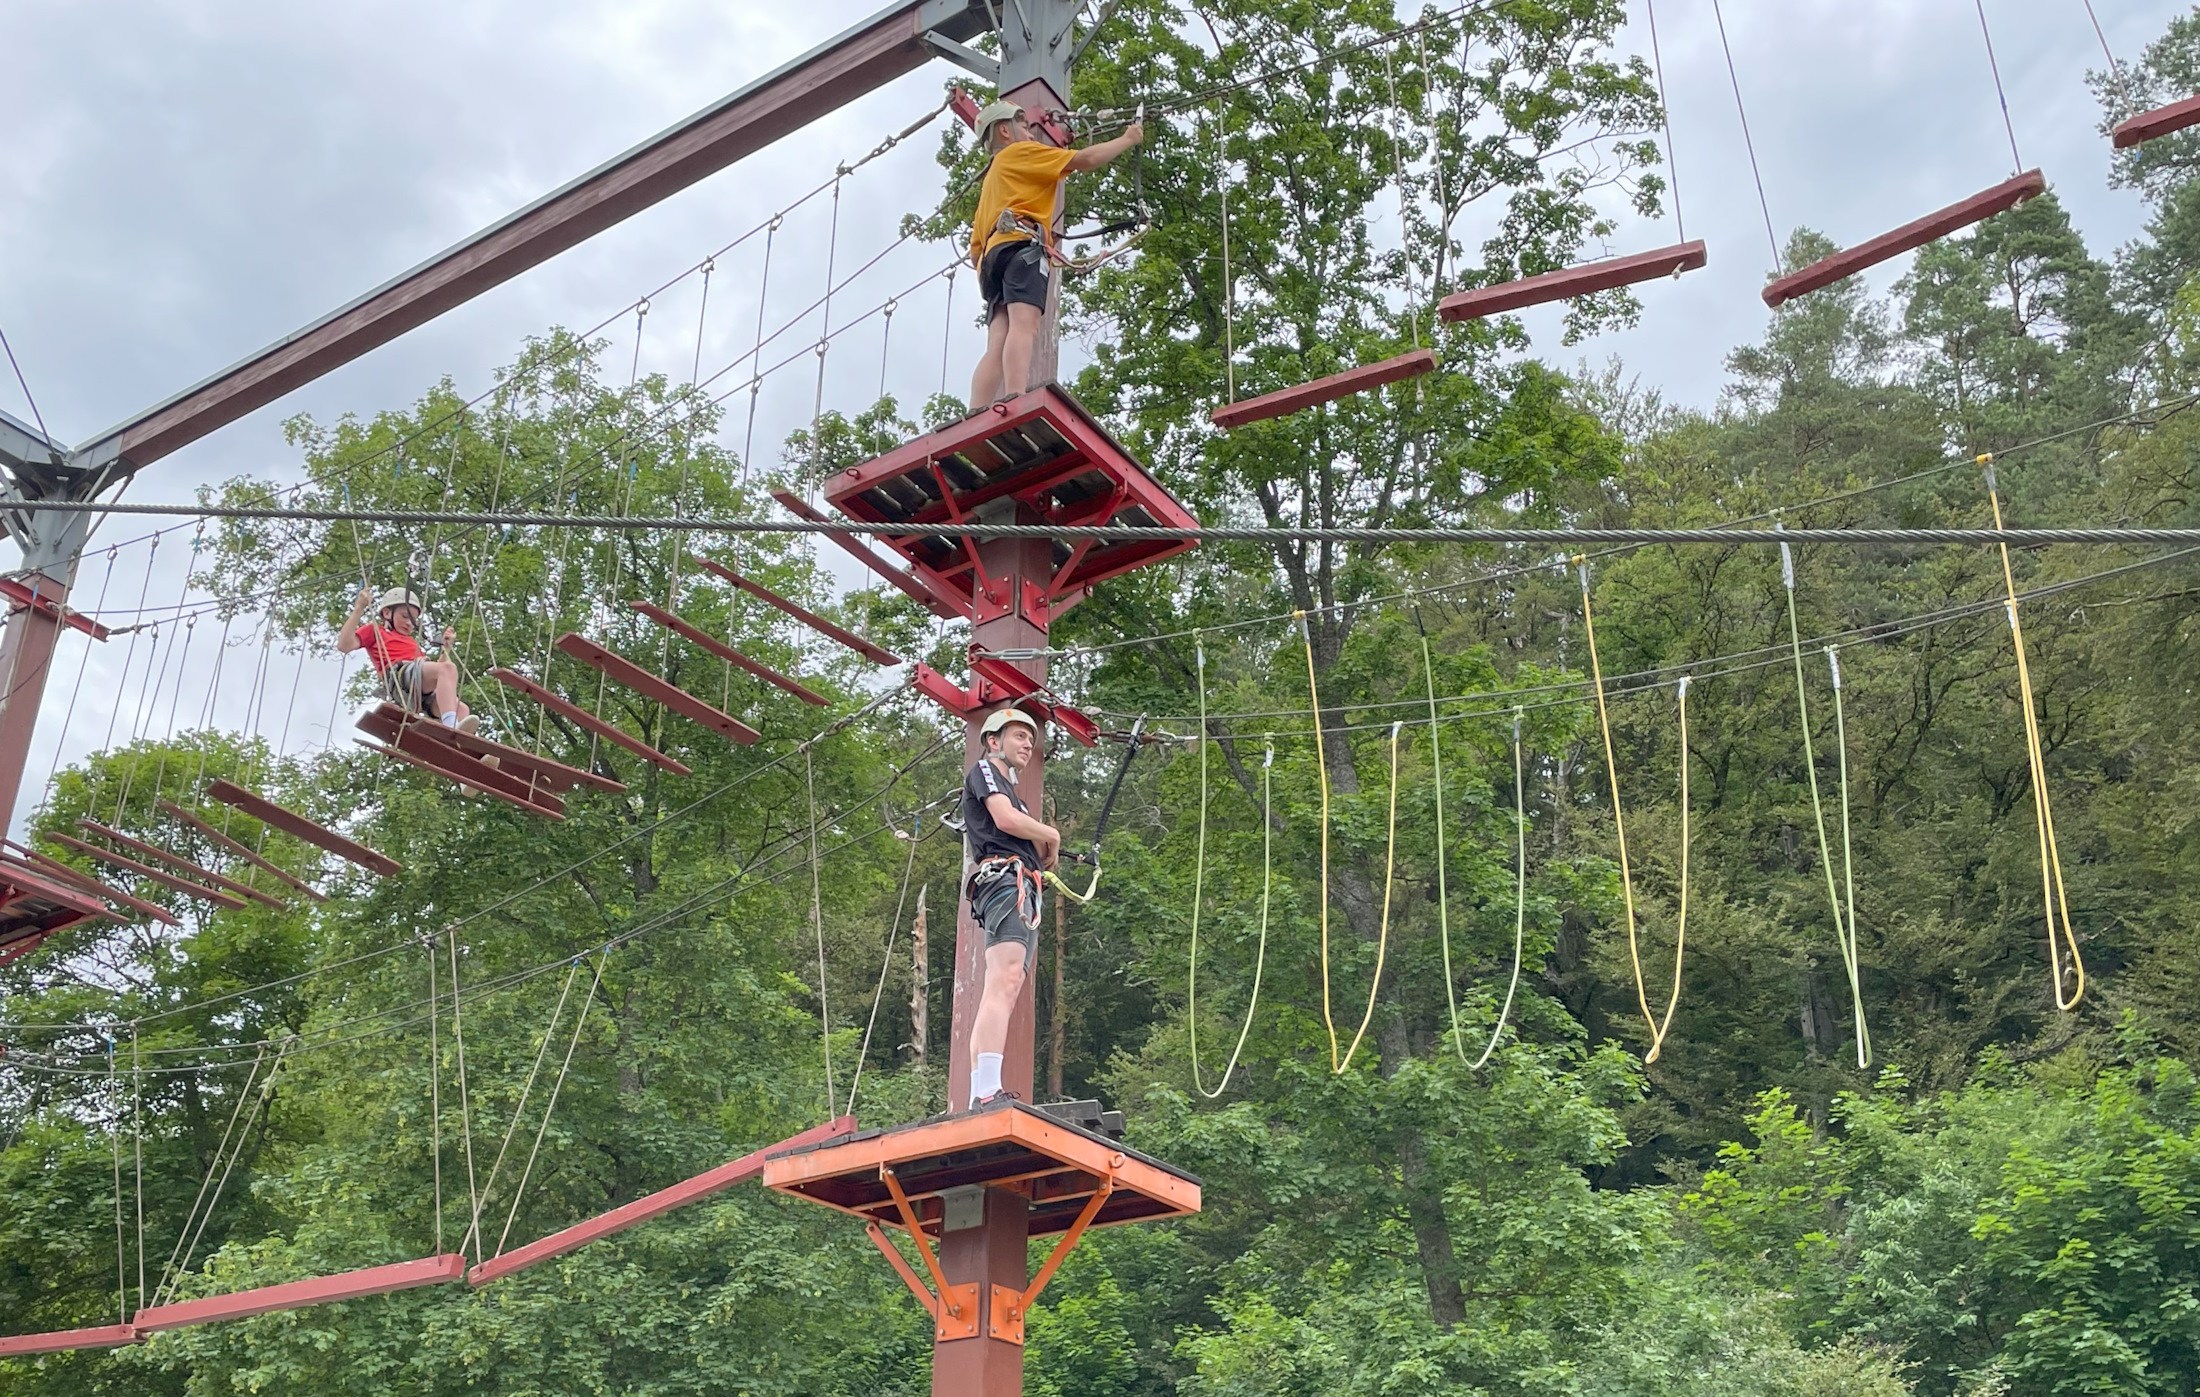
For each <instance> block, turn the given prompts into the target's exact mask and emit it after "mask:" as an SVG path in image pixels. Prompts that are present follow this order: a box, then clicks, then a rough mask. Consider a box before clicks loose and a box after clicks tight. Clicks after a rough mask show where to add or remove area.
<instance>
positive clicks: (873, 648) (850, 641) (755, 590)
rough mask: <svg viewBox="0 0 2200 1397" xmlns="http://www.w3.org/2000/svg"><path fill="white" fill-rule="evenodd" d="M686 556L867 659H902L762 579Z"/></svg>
mask: <svg viewBox="0 0 2200 1397" xmlns="http://www.w3.org/2000/svg"><path fill="white" fill-rule="evenodd" d="M688 556H690V557H692V558H693V559H695V564H696V566H697V567H700V568H702V569H703V570H705V571H706V572H712V573H715V574H717V575H718V576H720V577H722V578H724V579H725V580H726V581H728V582H731V583H732V584H733V585H734V586H736V587H739V588H740V589H741V590H742V591H744V592H747V593H748V594H749V595H750V596H752V597H754V598H756V599H757V600H758V601H760V602H764V603H765V604H767V605H770V606H776V607H778V608H779V609H780V610H781V611H784V612H786V613H787V614H788V615H789V616H792V617H793V618H794V619H795V620H797V621H800V622H801V623H802V624H803V625H805V626H808V627H809V628H810V629H812V630H814V631H819V632H821V633H823V634H825V635H828V636H831V637H832V638H833V639H834V640H837V641H839V642H840V643H841V644H842V645H845V646H847V647H848V648H849V649H850V650H853V651H855V652H856V653H857V654H858V655H861V656H862V657H863V658H864V659H866V660H869V661H870V662H871V663H872V664H876V665H888V666H891V665H898V664H900V663H901V657H900V656H899V655H896V654H895V653H894V652H893V651H891V650H888V649H886V648H885V647H884V646H881V645H873V644H872V643H871V642H870V641H868V640H865V639H864V638H863V637H862V636H860V635H857V634H856V633H855V632H854V631H851V630H849V629H847V628H846V627H844V626H836V625H834V624H833V623H832V622H830V621H828V620H826V619H825V618H824V617H822V616H820V615H818V614H817V613H816V612H814V611H811V610H809V609H808V608H806V607H803V606H799V605H797V604H796V603H794V602H791V601H788V600H787V599H786V598H785V597H783V596H781V595H779V594H778V593H777V592H775V591H773V590H772V589H771V588H769V587H766V586H764V585H763V584H762V583H760V582H752V581H750V580H749V579H748V578H746V577H743V576H742V575H741V574H740V573H738V572H735V571H734V570H733V569H732V568H729V567H727V566H726V565H725V564H724V563H714V562H712V561H711V560H710V559H708V558H706V557H704V556H703V555H702V554H700V553H691V554H689V555H688Z"/></svg>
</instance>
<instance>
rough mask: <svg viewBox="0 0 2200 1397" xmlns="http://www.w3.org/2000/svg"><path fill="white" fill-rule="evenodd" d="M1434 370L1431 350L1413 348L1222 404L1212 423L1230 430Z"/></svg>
mask: <svg viewBox="0 0 2200 1397" xmlns="http://www.w3.org/2000/svg"><path fill="white" fill-rule="evenodd" d="M1435 371H1436V355H1435V353H1434V352H1433V351H1431V350H1426V349H1416V350H1414V351H1412V352H1411V353H1408V354H1400V355H1399V356H1397V357H1396V358H1394V359H1385V360H1383V361H1382V362H1380V363H1375V364H1362V365H1360V366H1359V367H1358V368H1356V369H1346V370H1345V371H1344V372H1343V373H1334V374H1331V375H1329V376H1328V377H1327V378H1317V379H1315V380H1314V381H1313V382H1311V383H1300V384H1296V385H1294V386H1292V387H1290V388H1279V389H1277V390H1276V391H1275V392H1273V393H1263V394H1261V395H1260V396H1259V397H1257V398H1245V399H1242V400H1240V401H1238V402H1234V403H1224V404H1223V405H1222V406H1221V407H1218V408H1216V409H1215V410H1214V423H1215V425H1216V426H1217V427H1220V428H1222V429H1223V430H1224V431H1234V430H1236V429H1237V428H1239V427H1242V426H1244V425H1245V424H1246V423H1248V422H1264V421H1266V420H1267V419H1269V418H1271V417H1282V416H1285V415H1287V414H1289V413H1294V412H1300V411H1303V410H1305V409H1307V408H1310V407H1315V406H1317V405H1319V404H1321V403H1333V402H1335V401H1336V400H1337V399H1339V398H1343V397H1349V396H1350V395H1352V394H1354V393H1365V392H1367V391H1368V390H1369V389H1372V388H1380V387H1382V386H1383V385H1384V384H1386V383H1396V382H1397V381H1398V380H1399V379H1401V378H1419V377H1420V376H1421V375H1422V374H1425V373H1434V372H1435Z"/></svg>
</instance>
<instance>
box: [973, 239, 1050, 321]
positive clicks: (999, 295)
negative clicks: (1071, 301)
mask: <svg viewBox="0 0 2200 1397" xmlns="http://www.w3.org/2000/svg"><path fill="white" fill-rule="evenodd" d="M1047 281H1048V274H1047V253H1046V249H1045V248H1043V247H1041V246H1039V244H1038V243H1037V242H1035V241H1033V240H1032V239H1030V238H1019V239H1017V240H1016V241H1015V242H1010V243H999V244H996V245H995V246H994V247H992V248H991V249H989V250H988V251H987V252H986V254H985V261H983V262H981V263H979V264H978V295H979V296H980V297H981V298H983V300H984V301H985V318H986V323H987V324H991V323H992V322H993V317H994V316H996V315H999V314H1000V313H1001V310H1002V308H1003V307H1005V306H1037V307H1038V308H1039V309H1040V310H1042V311H1043V310H1045V309H1046V308H1047Z"/></svg>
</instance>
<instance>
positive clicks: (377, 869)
mask: <svg viewBox="0 0 2200 1397" xmlns="http://www.w3.org/2000/svg"><path fill="white" fill-rule="evenodd" d="M206 793H207V795H209V796H211V797H213V798H214V799H215V800H218V801H220V802H221V803H222V804H224V805H230V806H235V807H236V808H237V809H239V810H242V811H243V812H244V813H245V814H247V815H250V816H251V817H252V818H253V819H255V820H258V821H260V822H261V823H262V824H266V825H272V826H273V827H274V828H276V829H279V830H281V831H282V832H283V833H285V834H287V835H289V836H291V837H292V838H293V839H303V840H304V841H305V842H306V843H308V844H311V845H313V846H314V847H316V848H320V849H326V850H328V851H329V852H330V853H332V854H334V855H336V856H337V857H338V858H341V859H348V860H349V861H351V862H352V863H355V864H358V865H359V866H360V867H361V868H364V869H366V870H367V871H369V872H370V873H379V874H381V875H382V876H383V877H385V878H388V877H391V876H393V875H395V874H398V873H402V872H404V870H405V865H403V864H401V863H399V862H398V861H397V860H396V859H393V858H391V857H390V856H389V855H387V854H378V853H376V852H375V851H374V850H372V849H369V848H368V847H367V846H366V845H364V844H361V843H359V842H357V841H356V840H351V839H346V838H344V836H342V835H340V834H338V833H337V832H336V831H335V830H332V829H328V828H325V827H323V826H321V825H317V824H315V823H314V822H313V821H311V820H309V819H307V818H306V817H305V816H303V815H300V814H298V813H297V812H296V811H294V810H285V809H284V808H283V807H282V806H280V805H277V804H276V803H275V802H274V801H272V800H269V799H267V798H266V797H265V796H259V795H254V794H253V793H252V792H250V791H248V790H246V789H245V788H244V787H242V786H239V785H237V784H236V783H234V782H231V781H211V782H208V783H207V787H206Z"/></svg>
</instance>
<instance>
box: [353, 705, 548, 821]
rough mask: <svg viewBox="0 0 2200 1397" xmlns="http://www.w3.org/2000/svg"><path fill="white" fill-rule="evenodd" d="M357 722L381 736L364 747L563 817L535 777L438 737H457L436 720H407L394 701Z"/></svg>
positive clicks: (525, 807)
mask: <svg viewBox="0 0 2200 1397" xmlns="http://www.w3.org/2000/svg"><path fill="white" fill-rule="evenodd" d="M358 726H359V730H360V731H361V732H364V733H366V734H367V735H368V736H370V737H375V738H379V739H381V742H379V743H369V744H362V745H365V746H368V747H369V748H370V750H373V751H377V752H379V753H381V754H382V755H383V756H386V757H393V758H395V759H397V760H398V761H401V762H404V763H405V764H406V765H408V766H413V767H417V768H419V769H420V770H422V771H426V772H428V773H430V774H432V775H435V776H441V777H443V778H444V779H445V780H448V781H454V782H456V783H458V784H459V785H461V786H468V787H471V788H473V789H474V790H477V791H480V792H482V793H483V794H485V795H489V796H493V797H495V798H496V799H498V800H501V801H503V802H504V803H505V804H507V805H510V806H513V807H514V808H516V809H520V810H525V811H527V812H528V813H529V814H533V815H541V816H543V817H544V818H546V819H551V820H562V819H564V818H565V802H564V801H562V800H560V799H558V798H557V797H556V796H554V795H552V794H551V793H550V791H549V789H548V788H547V787H545V786H543V785H542V784H541V783H540V782H539V781H538V780H537V779H536V778H535V777H533V776H531V775H522V774H519V773H516V772H509V771H506V770H504V769H503V767H502V766H501V764H500V765H498V766H491V765H489V763H487V762H486V761H483V760H482V759H481V758H479V757H476V756H474V755H473V754H472V753H470V752H466V751H463V750H461V749H460V748H459V747H458V746H457V745H456V744H454V743H450V742H446V741H443V740H442V739H441V738H440V737H438V736H437V734H441V733H449V734H450V735H451V736H453V737H456V736H458V735H459V734H458V733H457V731H456V730H455V729H452V728H446V727H444V726H443V725H442V724H441V723H436V722H422V721H419V720H408V719H407V718H406V716H405V712H404V710H403V709H401V708H398V707H397V706H396V705H394V704H383V705H381V706H380V707H378V708H373V709H369V710H368V711H367V712H366V713H365V714H364V715H362V716H361V717H360V719H359V724H358ZM384 744H386V745H384ZM501 760H502V759H501V758H500V759H499V761H500V763H501Z"/></svg>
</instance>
